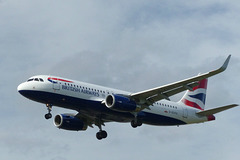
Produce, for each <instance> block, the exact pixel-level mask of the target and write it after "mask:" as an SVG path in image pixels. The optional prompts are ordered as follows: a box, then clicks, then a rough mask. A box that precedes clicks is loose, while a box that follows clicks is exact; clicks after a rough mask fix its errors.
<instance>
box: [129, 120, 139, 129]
mask: <svg viewBox="0 0 240 160" xmlns="http://www.w3.org/2000/svg"><path fill="white" fill-rule="evenodd" d="M141 125H142V122H141V121H140V120H137V121H136V120H132V121H131V126H132V127H133V128H137V127H140V126H141Z"/></svg>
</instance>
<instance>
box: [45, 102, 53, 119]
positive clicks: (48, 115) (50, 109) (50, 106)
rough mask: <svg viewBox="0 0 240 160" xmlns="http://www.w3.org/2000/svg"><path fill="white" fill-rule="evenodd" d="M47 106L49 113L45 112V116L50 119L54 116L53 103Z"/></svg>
mask: <svg viewBox="0 0 240 160" xmlns="http://www.w3.org/2000/svg"><path fill="white" fill-rule="evenodd" d="M46 107H47V109H48V113H47V114H45V118H46V119H50V118H52V114H51V111H52V105H51V104H46Z"/></svg>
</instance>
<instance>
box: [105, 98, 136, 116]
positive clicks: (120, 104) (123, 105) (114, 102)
mask: <svg viewBox="0 0 240 160" xmlns="http://www.w3.org/2000/svg"><path fill="white" fill-rule="evenodd" d="M105 105H106V106H107V107H108V108H110V109H112V110H116V111H120V112H136V111H139V107H138V106H137V104H136V102H135V101H133V100H131V99H130V98H128V97H125V96H122V95H108V96H107V97H106V100H105Z"/></svg>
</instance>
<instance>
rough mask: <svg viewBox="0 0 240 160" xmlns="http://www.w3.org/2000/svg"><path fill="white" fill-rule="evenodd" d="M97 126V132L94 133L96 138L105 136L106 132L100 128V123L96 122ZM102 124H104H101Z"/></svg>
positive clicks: (99, 138)
mask: <svg viewBox="0 0 240 160" xmlns="http://www.w3.org/2000/svg"><path fill="white" fill-rule="evenodd" d="M96 125H97V126H98V128H99V132H97V133H96V137H97V139H98V140H101V139H105V138H107V132H106V131H104V130H102V124H100V123H99V124H96ZM103 125H104V124H103Z"/></svg>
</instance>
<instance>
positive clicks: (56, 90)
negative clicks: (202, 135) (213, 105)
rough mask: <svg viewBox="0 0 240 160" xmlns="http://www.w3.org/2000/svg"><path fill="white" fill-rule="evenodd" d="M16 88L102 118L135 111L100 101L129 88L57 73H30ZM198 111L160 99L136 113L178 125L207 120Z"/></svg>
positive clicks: (123, 117) (126, 116)
mask: <svg viewBox="0 0 240 160" xmlns="http://www.w3.org/2000/svg"><path fill="white" fill-rule="evenodd" d="M18 91H19V92H20V93H21V94H22V95H23V96H25V97H27V98H29V99H32V100H34V101H37V102H41V103H45V104H48V103H51V104H52V105H54V106H59V107H63V108H69V109H73V110H76V111H78V112H79V113H82V114H84V115H86V116H91V117H93V118H94V117H97V116H99V115H101V116H102V117H103V118H102V119H103V120H104V121H106V122H110V121H117V122H130V121H131V120H132V119H133V118H134V114H135V113H124V112H117V111H113V110H111V109H109V108H107V107H106V106H105V104H104V103H103V102H104V101H105V99H106V97H107V96H108V95H110V94H120V95H130V92H125V91H121V90H117V89H112V88H107V87H102V86H98V85H93V84H88V83H84V82H79V81H74V80H69V79H65V78H60V77H54V78H53V77H51V76H46V75H39V76H34V77H31V78H30V79H29V80H28V81H27V82H24V83H22V84H20V85H19V86H18ZM198 111H199V110H198V109H196V108H192V107H188V106H185V105H183V104H182V103H179V102H177V103H176V102H171V101H168V100H161V101H158V102H156V103H154V104H153V105H151V106H149V108H146V109H144V110H142V111H140V112H139V113H137V114H138V116H140V117H142V120H143V123H146V124H151V125H182V124H191V123H200V122H205V121H208V120H209V119H208V117H206V116H198V115H196V112H198Z"/></svg>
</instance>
